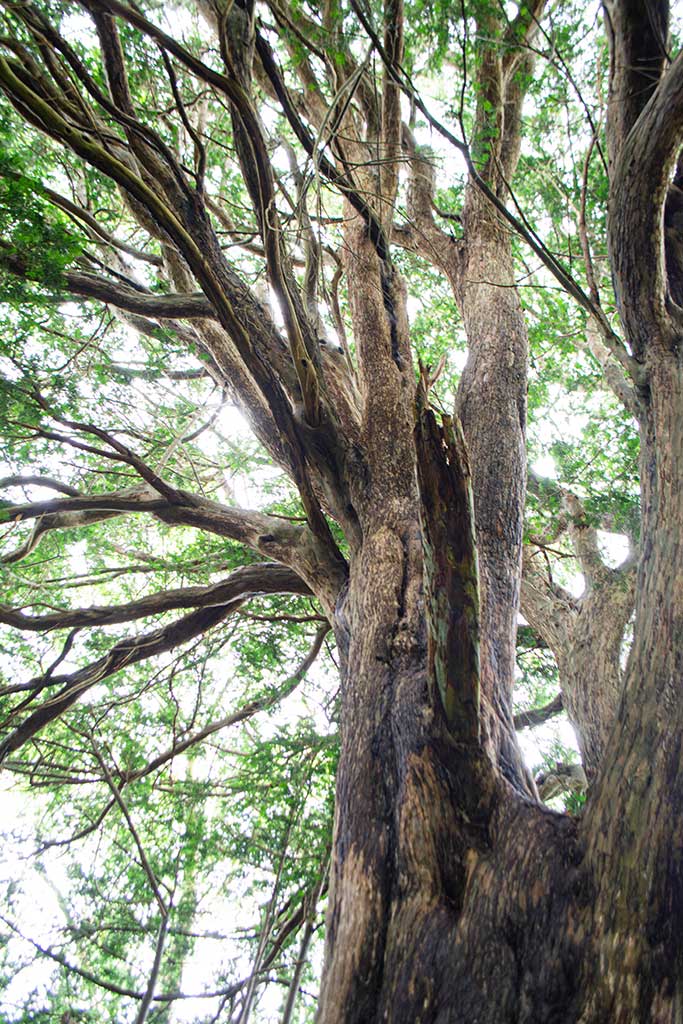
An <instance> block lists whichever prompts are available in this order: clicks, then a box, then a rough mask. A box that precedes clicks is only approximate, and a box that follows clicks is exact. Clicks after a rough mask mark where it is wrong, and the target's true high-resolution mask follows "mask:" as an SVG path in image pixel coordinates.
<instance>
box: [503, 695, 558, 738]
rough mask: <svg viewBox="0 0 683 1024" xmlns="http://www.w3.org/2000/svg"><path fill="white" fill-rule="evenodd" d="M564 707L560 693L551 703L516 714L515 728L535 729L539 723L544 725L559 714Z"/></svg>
mask: <svg viewBox="0 0 683 1024" xmlns="http://www.w3.org/2000/svg"><path fill="white" fill-rule="evenodd" d="M563 708H564V704H563V702H562V694H561V693H558V695H557V697H553V699H552V700H551V701H550V703H549V704H545V705H544V706H543V707H542V708H533V709H532V710H531V711H520V712H519V714H517V715H515V719H514V724H515V729H517V731H520V730H521V729H535V728H536V726H537V725H543V724H544V723H545V722H547V721H548V720H549V719H551V718H554V717H555V715H559V714H560V712H561V711H562V710H563Z"/></svg>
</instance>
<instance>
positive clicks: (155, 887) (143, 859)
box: [89, 733, 168, 1020]
mask: <svg viewBox="0 0 683 1024" xmlns="http://www.w3.org/2000/svg"><path fill="white" fill-rule="evenodd" d="M89 738H90V742H91V744H92V749H93V753H94V755H95V759H96V760H97V763H98V764H99V766H100V768H101V769H102V774H103V775H104V778H105V780H106V783H107V785H108V786H109V789H110V790H111V795H112V796H113V798H114V800H115V801H116V805H117V807H118V808H119V810H120V811H121V814H122V815H123V816H124V818H125V819H126V824H127V825H128V831H129V832H130V834H131V836H132V837H133V842H134V843H135V845H136V847H137V851H138V855H139V857H140V864H141V865H142V870H143V871H144V872H145V874H146V876H147V881H148V882H149V885H150V888H151V890H152V892H153V893H154V898H155V900H156V901H157V904H158V906H159V911H160V912H161V921H162V926H163V925H165V924H167V922H168V907H167V906H166V900H165V899H164V898H163V896H162V895H161V890H160V889H159V883H158V882H157V879H156V875H155V874H154V871H153V870H152V865H151V864H150V863H149V859H148V857H147V854H146V853H145V848H144V846H143V843H142V840H141V839H140V835H139V833H138V830H137V828H136V827H135V822H134V821H133V819H132V817H131V815H130V811H129V810H128V806H127V804H126V801H125V800H124V799H123V796H122V795H121V789H120V787H119V786H118V785H117V784H116V782H115V781H114V778H113V776H112V774H111V772H110V770H109V766H108V765H107V762H106V760H105V758H104V757H103V756H102V753H101V751H100V749H99V747H98V745H97V743H96V742H95V737H94V735H93V734H92V733H90V734H89ZM161 934H163V935H165V934H166V929H165V928H164V930H163V933H161ZM161 945H162V947H163V941H162V943H161ZM157 952H159V949H158V948H157ZM155 962H156V958H155ZM157 974H158V967H157V970H156V972H155V971H152V976H153V978H154V980H156V975H157ZM151 981H152V979H150V982H151ZM153 990H154V986H153V985H152V991H153ZM148 991H149V988H148ZM150 995H151V993H150ZM143 1004H144V1000H143ZM147 1006H149V1000H148V1001H147ZM141 1012H142V1011H141ZM143 1020H144V1018H143Z"/></svg>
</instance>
